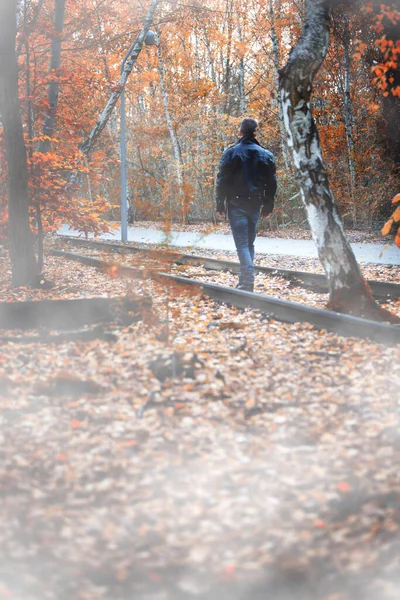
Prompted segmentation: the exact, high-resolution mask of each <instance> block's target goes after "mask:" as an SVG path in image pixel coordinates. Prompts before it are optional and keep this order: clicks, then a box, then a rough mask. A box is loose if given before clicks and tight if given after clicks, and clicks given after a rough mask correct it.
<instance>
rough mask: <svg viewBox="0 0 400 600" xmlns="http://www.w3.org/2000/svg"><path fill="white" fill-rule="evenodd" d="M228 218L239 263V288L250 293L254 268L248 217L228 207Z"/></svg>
mask: <svg viewBox="0 0 400 600" xmlns="http://www.w3.org/2000/svg"><path fill="white" fill-rule="evenodd" d="M228 218H229V224H230V226H231V230H232V235H233V239H234V241H235V246H236V251H237V255H238V258H239V262H240V276H239V287H240V288H241V289H245V290H248V291H251V292H252V291H253V289H254V266H253V259H252V257H251V254H250V249H249V217H248V215H247V212H246V211H244V210H242V209H240V208H237V207H229V209H228Z"/></svg>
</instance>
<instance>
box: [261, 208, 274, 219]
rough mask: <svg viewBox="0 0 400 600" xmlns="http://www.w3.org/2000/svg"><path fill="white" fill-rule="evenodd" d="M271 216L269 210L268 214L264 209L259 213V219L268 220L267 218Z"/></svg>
mask: <svg viewBox="0 0 400 600" xmlns="http://www.w3.org/2000/svg"><path fill="white" fill-rule="evenodd" d="M271 215H272V210H271V211H269V212H267V211H265V210H264V209H262V211H261V215H260V218H261V219H267V218H268V217H270V216H271Z"/></svg>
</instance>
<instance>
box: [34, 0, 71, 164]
mask: <svg viewBox="0 0 400 600" xmlns="http://www.w3.org/2000/svg"><path fill="white" fill-rule="evenodd" d="M64 17H65V0H54V34H53V40H52V42H51V47H50V67H49V74H50V75H52V74H53V81H50V83H49V86H48V90H47V103H48V106H47V113H46V115H45V118H44V121H43V125H42V134H43V136H45V139H43V140H42V141H41V142H40V145H39V152H43V153H45V152H49V150H51V138H52V137H53V136H54V128H55V125H56V114H57V108H58V94H59V91H60V83H59V80H58V79H59V76H58V73H57V71H58V70H59V68H60V66H61V35H62V31H63V29H64Z"/></svg>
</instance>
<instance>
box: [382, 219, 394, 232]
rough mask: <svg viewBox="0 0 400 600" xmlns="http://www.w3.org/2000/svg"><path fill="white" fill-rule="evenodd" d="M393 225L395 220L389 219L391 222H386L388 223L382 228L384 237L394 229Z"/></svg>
mask: <svg viewBox="0 0 400 600" xmlns="http://www.w3.org/2000/svg"><path fill="white" fill-rule="evenodd" d="M392 225H393V219H389V221H386V223H385V224H384V226H383V227H382V230H381V233H382V235H388V234H389V233H390V231H391V229H392Z"/></svg>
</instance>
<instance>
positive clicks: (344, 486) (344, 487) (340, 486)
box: [337, 481, 350, 492]
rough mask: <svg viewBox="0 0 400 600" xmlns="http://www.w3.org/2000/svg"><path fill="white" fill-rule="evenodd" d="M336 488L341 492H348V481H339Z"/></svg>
mask: <svg viewBox="0 0 400 600" xmlns="http://www.w3.org/2000/svg"><path fill="white" fill-rule="evenodd" d="M337 488H338V490H340V491H341V492H348V491H349V489H350V486H349V484H348V483H346V481H341V482H340V483H339V484H338V486H337Z"/></svg>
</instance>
